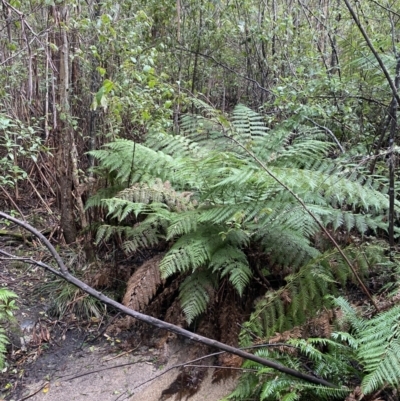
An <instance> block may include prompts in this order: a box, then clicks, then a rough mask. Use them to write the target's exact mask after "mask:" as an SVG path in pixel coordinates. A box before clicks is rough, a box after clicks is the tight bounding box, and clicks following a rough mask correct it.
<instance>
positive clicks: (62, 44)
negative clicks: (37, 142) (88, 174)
mask: <svg viewBox="0 0 400 401" xmlns="http://www.w3.org/2000/svg"><path fill="white" fill-rule="evenodd" d="M68 11H69V10H68V6H65V5H59V6H55V7H53V18H54V21H55V23H56V29H57V31H56V34H55V38H54V39H55V44H56V46H57V47H58V52H57V54H56V56H55V60H54V64H55V66H56V71H57V72H58V73H57V72H56V80H57V87H56V102H57V104H58V109H59V110H58V113H57V120H56V121H57V127H56V132H55V133H56V138H55V142H56V146H57V152H56V154H55V157H56V160H55V164H56V170H57V171H56V174H57V181H58V183H59V186H60V195H59V196H60V197H59V204H60V209H61V229H62V231H63V234H64V238H65V241H66V242H67V244H70V243H72V242H75V240H76V237H77V230H76V226H75V218H74V213H73V196H72V184H73V180H72V162H71V154H70V151H71V149H72V148H73V147H72V145H73V130H72V126H71V123H70V115H69V45H68V37H67V31H66V26H67V25H68Z"/></svg>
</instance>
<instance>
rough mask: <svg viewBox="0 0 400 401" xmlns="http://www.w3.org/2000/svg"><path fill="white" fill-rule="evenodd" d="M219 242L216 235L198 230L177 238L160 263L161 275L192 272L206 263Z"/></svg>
mask: <svg viewBox="0 0 400 401" xmlns="http://www.w3.org/2000/svg"><path fill="white" fill-rule="evenodd" d="M220 243H221V240H220V239H219V237H218V235H216V234H214V235H212V233H209V234H206V233H205V232H204V231H200V230H199V231H197V232H195V233H193V234H187V235H185V236H183V237H181V238H179V239H178V240H177V241H176V243H175V244H174V245H173V246H172V248H171V249H170V250H169V251H168V252H167V254H166V255H165V257H164V259H163V260H162V262H161V263H160V270H161V274H162V277H163V278H167V277H169V276H171V275H173V274H175V273H178V272H180V273H185V272H187V271H189V270H191V271H193V272H194V271H195V270H196V269H197V268H198V267H201V266H206V265H208V263H209V262H210V259H211V255H212V254H213V253H214V252H215V250H216V249H217V248H218V247H219V245H220Z"/></svg>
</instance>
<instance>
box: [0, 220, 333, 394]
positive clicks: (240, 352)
mask: <svg viewBox="0 0 400 401" xmlns="http://www.w3.org/2000/svg"><path fill="white" fill-rule="evenodd" d="M0 217H3V218H4V219H7V220H9V221H12V222H13V223H15V224H17V225H19V226H21V227H23V228H25V229H26V230H28V231H29V232H31V233H32V234H33V235H35V236H36V237H37V238H39V239H40V240H41V241H42V243H43V244H44V245H45V246H46V247H47V249H48V250H49V251H50V253H51V254H52V256H53V257H54V259H55V260H56V262H57V265H58V267H59V269H60V270H57V269H55V268H53V267H51V266H49V265H47V264H45V263H43V262H40V261H36V260H34V259H33V258H20V257H15V259H16V260H20V261H23V262H25V263H30V264H33V265H36V266H39V267H42V268H44V269H46V270H48V271H50V272H52V273H53V274H55V275H57V276H59V277H62V278H63V279H65V280H66V281H68V282H69V283H71V284H74V285H75V286H76V287H78V288H80V289H81V290H82V291H84V292H86V293H87V294H89V295H92V296H93V297H94V298H96V299H98V300H99V301H101V302H103V303H104V304H106V305H110V306H112V307H114V308H116V309H117V310H119V311H121V312H123V313H124V314H126V315H128V316H131V317H133V318H135V319H137V320H140V321H142V322H145V323H148V324H150V325H152V326H155V327H158V328H160V329H164V330H167V331H170V332H172V333H175V334H178V335H180V336H183V337H186V338H188V339H190V340H192V341H196V342H198V343H201V344H205V345H208V346H209V347H213V348H218V349H220V350H222V351H226V352H229V353H231V354H234V355H238V356H240V357H242V358H244V359H249V360H251V361H254V362H257V363H260V364H261V365H264V366H268V367H270V368H272V369H275V370H278V371H279V372H282V373H285V374H287V375H289V376H293V377H296V378H298V379H301V380H305V381H306V382H309V383H314V384H319V385H322V386H325V387H330V388H336V387H337V386H335V385H334V384H332V383H330V382H328V381H326V380H323V379H320V378H317V377H315V376H312V375H308V374H305V373H302V372H299V371H297V370H295V369H291V368H288V367H286V366H283V365H281V364H279V363H276V362H273V361H270V360H268V359H264V358H260V357H259V356H257V355H253V354H250V353H248V352H245V351H243V350H240V349H238V348H235V347H231V346H229V345H226V344H224V343H221V342H219V341H216V340H213V339H210V338H207V337H203V336H200V335H198V334H195V333H192V332H190V331H188V330H184V329H182V328H180V327H178V326H175V325H173V324H171V323H166V322H163V321H162V320H159V319H156V318H154V317H152V316H148V315H145V314H143V313H140V312H137V311H135V310H133V309H130V308H127V307H126V306H124V305H122V304H120V303H119V302H116V301H114V300H113V299H111V298H109V297H107V296H105V295H104V294H102V293H101V292H99V291H96V290H95V289H94V288H92V287H90V286H89V285H87V284H86V283H84V282H83V281H81V280H79V279H77V278H76V277H75V276H73V275H72V274H70V273H69V271H68V269H67V267H66V266H65V264H64V262H63V260H62V259H61V257H60V255H59V254H58V252H57V251H56V250H55V248H54V247H53V245H51V243H50V242H49V240H48V239H47V238H46V237H45V236H44V235H43V234H41V233H40V232H39V231H38V230H36V229H35V228H33V227H32V226H31V225H30V224H28V223H26V222H24V221H21V220H18V219H16V218H14V217H12V216H9V215H8V214H6V213H3V212H0ZM0 253H1V254H3V255H6V256H8V257H10V256H11V257H12V256H13V255H11V254H9V253H8V252H6V251H3V250H0Z"/></svg>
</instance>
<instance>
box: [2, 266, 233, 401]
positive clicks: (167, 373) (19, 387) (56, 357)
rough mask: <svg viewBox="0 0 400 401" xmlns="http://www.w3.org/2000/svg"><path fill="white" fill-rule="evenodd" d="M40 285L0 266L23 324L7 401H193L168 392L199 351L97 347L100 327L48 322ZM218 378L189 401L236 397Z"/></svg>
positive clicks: (109, 343)
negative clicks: (181, 368)
mask: <svg viewBox="0 0 400 401" xmlns="http://www.w3.org/2000/svg"><path fill="white" fill-rule="evenodd" d="M41 277H42V272H41V271H39V270H37V269H32V268H30V269H27V268H26V267H22V266H15V264H14V265H13V264H10V263H9V262H4V261H0V282H1V283H4V284H6V285H7V286H8V287H9V288H10V289H12V290H13V291H15V292H16V293H17V294H18V295H19V299H18V304H19V310H18V311H17V312H16V322H15V324H14V325H12V326H10V327H9V331H10V338H11V342H12V346H11V347H10V355H9V362H8V363H9V366H8V369H7V371H6V372H4V373H3V374H2V375H1V376H0V385H1V387H0V401H1V400H10V401H11V400H14V401H24V400H31V401H41V400H47V401H64V400H65V401H67V400H68V401H72V400H76V401H81V400H82V401H83V400H85V401H98V400H101V401H123V400H130V401H139V400H140V401H143V400H144V401H159V400H160V401H163V400H166V399H169V400H172V401H173V400H178V399H187V398H186V397H178V396H177V395H176V394H170V392H168V390H167V389H168V388H169V386H170V385H171V383H173V382H174V380H175V379H176V377H177V376H178V374H179V369H178V366H179V365H181V364H183V363H185V362H188V361H187V359H188V355H189V354H190V347H192V344H190V343H188V342H187V341H184V340H183V339H179V338H178V339H175V340H173V341H172V342H170V343H169V344H168V345H167V346H166V347H164V348H163V349H162V350H159V349H155V348H149V347H148V346H138V347H136V348H134V349H128V350H123V351H122V350H121V349H119V348H118V347H117V345H118V342H117V339H110V338H108V340H107V339H106V338H105V337H104V336H100V337H99V338H97V339H96V341H94V342H92V343H90V342H89V341H88V338H89V334H91V335H93V332H94V331H95V329H96V330H99V329H100V327H99V326H96V325H92V324H91V323H90V322H89V323H85V324H82V323H81V322H78V321H75V320H74V319H73V318H71V317H70V318H69V319H67V320H65V321H57V320H54V319H50V318H49V317H48V316H47V314H46V311H47V309H48V300H46V299H41V298H40V297H38V296H35V295H34V294H33V291H32V290H33V288H34V287H35V285H36V284H37V282H38V281H40V280H41ZM94 326H96V327H95V328H94ZM177 365H178V366H177ZM212 371H213V369H212V368H208V369H207V371H206V374H205V379H204V380H203V382H202V384H201V386H200V389H199V391H198V392H196V393H195V394H194V395H192V396H191V397H189V400H190V401H200V400H207V401H219V400H221V399H222V398H223V397H225V396H227V395H228V394H229V393H230V392H231V391H232V390H233V388H234V385H235V380H234V379H227V380H226V381H225V382H221V383H218V384H212V383H211V376H212Z"/></svg>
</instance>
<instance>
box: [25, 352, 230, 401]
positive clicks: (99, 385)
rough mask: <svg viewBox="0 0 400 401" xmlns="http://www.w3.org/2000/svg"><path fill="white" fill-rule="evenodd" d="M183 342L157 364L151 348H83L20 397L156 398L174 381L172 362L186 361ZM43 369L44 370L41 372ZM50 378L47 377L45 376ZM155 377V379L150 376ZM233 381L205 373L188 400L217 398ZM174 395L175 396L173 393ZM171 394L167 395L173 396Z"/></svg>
mask: <svg viewBox="0 0 400 401" xmlns="http://www.w3.org/2000/svg"><path fill="white" fill-rule="evenodd" d="M185 348H186V346H182V347H180V349H177V350H176V352H175V353H174V354H173V355H171V357H170V358H169V361H168V363H167V365H166V366H163V367H158V366H157V364H156V363H155V362H154V361H155V359H156V358H157V355H156V353H154V355H152V351H151V350H150V352H149V351H148V352H146V353H143V354H140V353H138V354H136V355H127V356H122V357H119V358H115V356H114V357H113V355H105V354H104V352H103V351H102V349H101V348H96V349H92V350H89V349H86V350H83V351H80V353H79V355H76V354H75V355H73V356H72V357H71V358H70V359H69V360H67V361H66V362H64V361H63V362H64V363H63V364H62V365H59V366H58V367H55V368H54V370H53V374H52V375H51V377H49V375H47V374H45V375H43V378H42V380H35V381H34V382H31V383H29V381H28V382H27V383H26V384H25V391H24V394H23V395H22V397H21V398H20V400H21V401H22V399H24V397H26V396H29V395H31V394H35V393H36V394H35V395H33V396H32V397H30V398H29V399H30V400H31V401H41V400H47V401H67V400H68V401H81V400H82V401H83V400H85V401H98V400H101V401H124V400H130V401H139V400H140V401H158V400H161V399H166V398H162V392H163V391H164V390H165V389H166V388H168V386H169V385H170V384H171V383H172V382H173V381H174V379H175V378H176V376H177V374H178V372H177V369H172V370H168V369H169V368H170V367H171V366H174V365H176V364H180V363H182V362H184V361H185V355H186V354H187V350H186V349H185ZM43 373H44V372H43ZM48 379H50V380H48ZM151 379H154V380H151ZM233 384H234V383H233V381H232V380H230V381H227V382H225V383H222V384H219V385H218V386H216V385H212V384H211V374H210V372H209V374H208V375H207V377H206V379H205V381H204V382H203V383H202V386H201V389H200V391H199V392H197V393H196V394H195V395H193V397H191V398H190V400H191V401H200V400H208V401H218V400H220V399H221V398H223V397H224V396H226V395H228V394H229V392H230V391H232V389H233ZM175 398H176V397H175ZM175 398H174V396H172V397H171V398H169V399H170V400H174V399H175Z"/></svg>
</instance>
